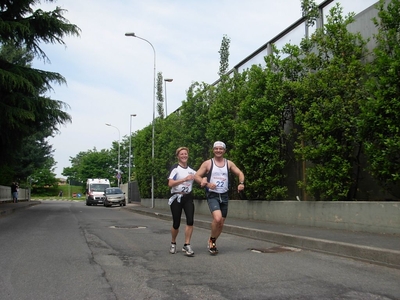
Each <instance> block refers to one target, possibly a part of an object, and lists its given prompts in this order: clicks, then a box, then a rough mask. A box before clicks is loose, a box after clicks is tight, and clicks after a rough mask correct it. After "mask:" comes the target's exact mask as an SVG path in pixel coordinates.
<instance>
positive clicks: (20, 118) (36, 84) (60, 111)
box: [0, 0, 79, 176]
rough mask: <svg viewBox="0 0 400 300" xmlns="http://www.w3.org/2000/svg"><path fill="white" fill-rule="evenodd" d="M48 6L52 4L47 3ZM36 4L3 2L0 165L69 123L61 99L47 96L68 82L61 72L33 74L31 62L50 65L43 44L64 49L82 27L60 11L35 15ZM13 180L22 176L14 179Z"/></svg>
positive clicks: (31, 1)
mask: <svg viewBox="0 0 400 300" xmlns="http://www.w3.org/2000/svg"><path fill="white" fill-rule="evenodd" d="M49 2H53V1H51V0H49ZM35 4H37V1H35V0H27V1H5V2H4V1H3V2H2V3H0V47H1V52H0V128H1V132H0V166H1V168H2V169H3V168H7V165H8V164H10V163H14V162H15V161H14V155H15V153H16V150H17V149H19V148H20V147H21V146H22V141H23V139H24V138H25V137H27V136H30V135H32V134H34V133H35V132H41V131H42V132H50V134H51V133H53V132H57V131H58V126H59V125H60V124H66V123H67V122H70V121H71V117H70V116H69V115H68V114H67V113H66V112H65V111H64V109H65V108H66V107H67V106H66V104H65V103H63V102H61V101H59V100H52V99H50V98H49V97H46V96H45V93H46V92H47V91H48V90H51V89H52V87H51V84H52V83H58V84H63V83H65V79H64V77H62V76H61V75H60V74H58V73H54V72H46V71H42V70H37V69H33V68H31V66H30V63H31V61H32V59H33V57H38V58H40V59H43V60H45V61H46V62H47V61H49V59H48V57H47V56H46V54H45V53H44V52H43V51H42V49H41V48H40V43H41V42H44V43H59V44H64V42H63V40H62V39H63V38H64V37H65V36H66V35H79V28H78V27H77V26H76V25H73V24H69V22H68V21H67V20H66V19H65V18H64V17H63V13H64V12H65V10H63V9H61V8H59V7H57V8H56V9H55V10H53V11H50V12H45V11H43V10H41V9H37V10H36V11H35V10H33V8H32V6H33V5H35ZM15 176H19V175H18V174H16V175H15Z"/></svg>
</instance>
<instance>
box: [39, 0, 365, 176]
mask: <svg viewBox="0 0 400 300" xmlns="http://www.w3.org/2000/svg"><path fill="white" fill-rule="evenodd" d="M346 1H347V0H346ZM363 1H370V0H363ZM42 2H43V1H42ZM321 2H322V1H316V3H321ZM356 2H357V1H356ZM300 3H301V1H300V0H281V1H272V0H247V1H243V0H169V1H166V0H147V1H143V0H113V1H110V0H107V1H104V0H58V1H56V2H55V3H50V4H49V3H41V4H40V5H39V7H40V8H42V9H44V10H50V9H54V7H55V6H60V7H62V8H63V9H66V10H67V12H66V13H65V14H64V17H65V18H66V19H67V20H69V22H70V23H72V24H75V25H77V26H78V27H80V29H81V30H82V32H81V36H80V37H67V38H65V39H64V41H65V43H66V47H64V46H62V45H43V47H42V49H43V50H44V51H45V53H46V54H47V56H48V57H49V59H50V61H51V64H45V63H44V62H43V61H35V63H34V65H33V67H34V68H39V69H43V70H50V71H54V72H58V73H60V74H61V75H63V76H64V77H65V78H66V80H67V85H66V86H56V85H55V86H54V91H53V92H52V93H50V94H49V96H50V97H51V98H52V99H57V100H61V101H63V102H65V103H67V104H68V105H69V106H70V108H69V109H68V111H67V112H68V113H69V114H70V115H71V116H72V124H67V125H66V126H61V127H60V132H61V133H60V134H58V135H57V136H56V137H54V138H50V139H49V143H50V144H52V145H53V149H54V150H55V152H54V159H55V160H56V162H57V165H56V170H55V173H56V175H57V177H62V175H61V173H62V171H63V168H65V167H69V166H71V165H70V161H69V158H70V157H75V156H76V155H77V154H78V153H79V152H81V151H88V150H91V149H93V148H94V147H95V148H96V149H97V150H101V149H110V148H111V146H112V142H113V141H118V139H119V134H118V130H119V132H120V138H121V140H122V138H123V136H125V135H127V136H128V135H129V132H130V115H131V114H136V115H137V116H136V117H134V118H132V132H135V131H137V130H140V129H142V128H143V127H145V126H147V125H149V124H151V122H152V116H153V113H152V112H153V66H154V54H153V50H152V48H151V46H150V45H149V44H148V43H147V42H145V41H143V40H140V39H138V38H133V37H126V36H125V33H126V32H134V33H135V34H136V35H138V36H140V37H142V38H144V39H146V40H148V41H149V42H150V43H151V44H152V45H153V46H154V48H155V52H156V70H157V72H162V74H163V77H164V78H172V79H173V82H170V83H167V89H166V90H167V108H168V114H169V113H171V112H173V111H174V110H176V109H177V108H179V107H180V106H181V103H182V101H183V100H185V98H186V91H187V89H188V88H189V86H190V85H191V84H192V83H193V82H196V81H198V82H206V83H213V82H214V81H215V80H217V79H218V70H219V60H220V56H219V53H218V51H219V49H220V46H221V41H222V38H223V36H224V35H227V36H228V37H229V38H230V39H231V43H230V48H229V52H230V56H229V69H231V68H232V67H233V66H234V65H236V64H238V63H239V62H240V61H241V60H243V59H244V58H246V57H247V56H248V55H250V54H251V53H253V52H254V51H255V50H257V49H258V48H260V47H261V46H262V45H264V44H265V43H266V42H267V41H269V40H270V39H271V38H273V37H274V36H276V35H277V34H279V33H280V32H281V31H282V30H284V29H285V28H287V27H288V26H289V25H291V24H292V23H294V22H295V21H297V20H298V19H299V18H300V17H301V7H300ZM163 87H164V86H163ZM105 123H111V124H112V125H113V126H115V127H117V128H118V130H117V129H116V128H114V127H109V126H106V125H105Z"/></svg>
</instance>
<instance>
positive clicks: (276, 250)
mask: <svg viewBox="0 0 400 300" xmlns="http://www.w3.org/2000/svg"><path fill="white" fill-rule="evenodd" d="M250 250H251V251H252V252H256V253H280V252H299V251H301V249H298V248H293V247H285V246H278V247H272V248H250Z"/></svg>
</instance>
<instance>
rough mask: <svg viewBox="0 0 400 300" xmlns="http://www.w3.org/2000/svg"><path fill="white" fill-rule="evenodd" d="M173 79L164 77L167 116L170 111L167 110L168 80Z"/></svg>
mask: <svg viewBox="0 0 400 300" xmlns="http://www.w3.org/2000/svg"><path fill="white" fill-rule="evenodd" d="M172 81H173V79H172V78H165V79H164V85H165V88H164V90H165V117H167V115H168V112H167V82H172Z"/></svg>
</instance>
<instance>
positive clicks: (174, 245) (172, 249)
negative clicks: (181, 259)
mask: <svg viewBox="0 0 400 300" xmlns="http://www.w3.org/2000/svg"><path fill="white" fill-rule="evenodd" d="M169 253H171V254H175V253H176V244H172V243H171V247H170V248H169Z"/></svg>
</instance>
